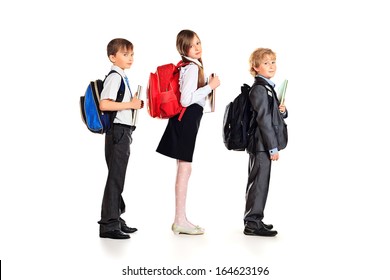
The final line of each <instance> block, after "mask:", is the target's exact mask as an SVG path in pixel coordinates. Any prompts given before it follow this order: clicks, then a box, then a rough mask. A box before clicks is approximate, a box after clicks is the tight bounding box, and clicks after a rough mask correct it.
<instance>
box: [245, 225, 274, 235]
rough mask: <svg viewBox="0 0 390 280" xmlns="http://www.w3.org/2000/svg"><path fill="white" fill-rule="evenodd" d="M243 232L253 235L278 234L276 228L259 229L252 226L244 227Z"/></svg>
mask: <svg viewBox="0 0 390 280" xmlns="http://www.w3.org/2000/svg"><path fill="white" fill-rule="evenodd" d="M244 234H245V235H255V236H275V235H277V234H278V232H277V231H276V230H269V229H266V228H265V227H263V228H260V229H253V228H248V227H245V229H244Z"/></svg>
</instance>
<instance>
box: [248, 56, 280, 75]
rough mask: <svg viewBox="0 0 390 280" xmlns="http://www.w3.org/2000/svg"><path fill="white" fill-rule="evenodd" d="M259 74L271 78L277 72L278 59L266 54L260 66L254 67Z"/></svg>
mask: <svg viewBox="0 0 390 280" xmlns="http://www.w3.org/2000/svg"><path fill="white" fill-rule="evenodd" d="M253 69H255V70H256V72H257V74H259V75H261V76H263V77H264V78H267V79H271V78H273V77H274V76H275V72H276V59H275V58H274V57H272V56H270V55H265V56H264V58H263V60H262V61H261V63H260V65H259V66H258V67H253Z"/></svg>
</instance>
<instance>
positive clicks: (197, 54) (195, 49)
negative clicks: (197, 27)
mask: <svg viewBox="0 0 390 280" xmlns="http://www.w3.org/2000/svg"><path fill="white" fill-rule="evenodd" d="M187 56H188V57H190V58H192V59H200V58H201V57H202V44H201V42H200V40H199V38H198V37H197V36H194V38H193V39H192V41H191V46H190V49H189V50H188V54H187Z"/></svg>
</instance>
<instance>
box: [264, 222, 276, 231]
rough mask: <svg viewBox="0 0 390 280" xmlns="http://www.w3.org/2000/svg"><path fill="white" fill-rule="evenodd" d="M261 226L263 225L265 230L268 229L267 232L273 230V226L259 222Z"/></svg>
mask: <svg viewBox="0 0 390 280" xmlns="http://www.w3.org/2000/svg"><path fill="white" fill-rule="evenodd" d="M261 224H262V225H263V227H265V228H266V229H268V230H271V229H273V228H274V226H273V225H271V224H268V225H267V224H264V223H263V222H261Z"/></svg>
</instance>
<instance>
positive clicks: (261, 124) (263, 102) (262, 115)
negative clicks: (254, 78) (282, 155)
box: [249, 85, 278, 157]
mask: <svg viewBox="0 0 390 280" xmlns="http://www.w3.org/2000/svg"><path fill="white" fill-rule="evenodd" d="M269 98H272V97H268V92H267V89H266V88H265V87H264V86H261V85H255V86H254V87H253V88H252V90H251V91H250V93H249V100H250V102H251V104H252V107H253V110H254V111H256V112H257V116H256V122H257V127H258V128H259V130H260V134H261V137H262V140H263V144H264V146H265V147H266V148H267V149H269V152H270V155H271V157H272V156H273V155H277V154H278V149H277V147H278V141H277V139H276V137H275V130H274V128H273V126H272V115H271V112H270V109H269Z"/></svg>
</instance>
